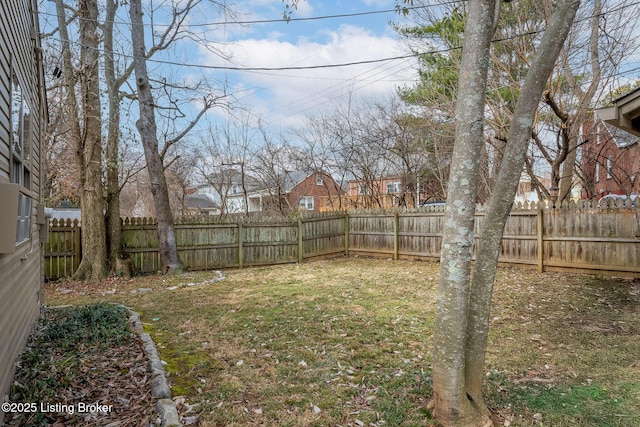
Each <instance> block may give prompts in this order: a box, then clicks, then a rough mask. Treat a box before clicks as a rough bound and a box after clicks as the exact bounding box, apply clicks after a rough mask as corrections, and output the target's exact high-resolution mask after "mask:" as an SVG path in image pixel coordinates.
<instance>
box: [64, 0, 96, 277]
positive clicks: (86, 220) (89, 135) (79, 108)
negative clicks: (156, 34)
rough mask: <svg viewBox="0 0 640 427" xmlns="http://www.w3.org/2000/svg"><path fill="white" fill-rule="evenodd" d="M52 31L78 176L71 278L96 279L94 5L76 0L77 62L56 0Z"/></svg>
mask: <svg viewBox="0 0 640 427" xmlns="http://www.w3.org/2000/svg"><path fill="white" fill-rule="evenodd" d="M56 11H57V15H58V30H59V32H60V39H61V42H62V55H63V70H64V72H63V74H64V86H65V91H66V102H65V105H66V108H67V114H68V121H67V123H68V125H69V137H70V140H71V141H72V143H73V145H74V148H75V153H76V156H75V157H76V167H77V171H78V181H79V183H80V186H81V191H80V206H81V209H82V229H83V233H82V247H83V257H82V261H81V263H80V266H79V267H78V270H77V271H76V272H75V273H74V279H89V280H92V281H98V280H101V279H102V278H104V277H105V275H106V272H107V248H106V242H105V225H104V219H103V209H104V204H103V194H102V193H103V185H102V132H101V130H102V129H101V112H100V88H99V81H100V76H99V68H98V63H99V44H100V41H99V36H98V28H97V16H98V5H97V2H96V1H95V0H81V1H79V2H78V10H77V14H78V17H79V26H80V64H81V66H82V67H81V69H80V70H79V71H78V70H76V68H75V67H74V64H73V60H72V55H71V48H70V43H69V34H68V31H67V21H66V13H65V5H64V4H63V2H62V0H56ZM76 73H78V76H79V82H80V103H79V102H78V99H77V97H76V90H77V87H76V80H75V77H74V76H75V75H76Z"/></svg>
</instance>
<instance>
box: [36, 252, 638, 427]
mask: <svg viewBox="0 0 640 427" xmlns="http://www.w3.org/2000/svg"><path fill="white" fill-rule="evenodd" d="M438 267H439V265H438V264H437V263H428V262H414V261H395V262H394V261H390V260H381V259H364V258H362V259H357V258H340V259H334V260H324V261H319V262H309V263H305V264H301V265H297V264H290V265H280V266H273V267H263V268H250V269H245V270H230V271H225V272H224V274H225V275H226V279H225V280H223V281H221V282H218V283H213V284H207V285H203V286H192V287H185V286H182V285H184V284H185V283H189V282H190V283H199V282H204V281H206V280H208V279H210V278H211V277H212V273H211V272H193V273H188V274H186V275H182V276H170V277H158V276H145V277H139V278H135V279H132V280H128V281H125V280H111V281H109V282H106V283H104V284H101V285H100V286H98V287H95V288H94V287H92V286H90V285H82V284H77V283H72V282H59V283H53V284H49V285H48V286H47V288H46V302H47V303H48V304H53V305H57V304H68V303H74V304H78V303H87V302H95V301H103V300H109V301H117V302H121V303H124V304H126V305H128V306H130V307H132V308H134V309H135V310H137V311H139V312H141V315H142V320H143V322H145V323H146V327H147V329H148V331H149V332H150V333H151V334H152V336H153V338H154V340H155V341H156V344H157V345H158V347H159V351H160V354H161V357H162V358H163V359H164V360H165V361H167V369H168V371H169V372H170V374H171V376H170V381H172V383H173V392H174V395H185V396H187V399H188V401H190V402H191V403H194V402H195V403H196V404H197V406H196V408H197V410H198V411H199V414H200V419H201V422H202V425H205V426H218V425H219V426H222V425H225V426H262V425H265V426H271V425H273V426H275V425H278V426H301V425H309V426H311V425H317V426H327V425H333V426H348V425H352V426H356V425H375V426H382V425H385V426H391V425H398V426H400V425H402V426H410V425H421V426H424V425H425V424H426V425H431V424H430V423H433V421H431V420H430V419H429V415H428V412H427V411H426V409H425V404H426V397H427V395H428V394H429V393H430V391H431V386H430V357H431V356H430V345H431V333H432V327H433V316H434V308H435V292H436V287H437V281H438ZM176 286H182V287H178V288H177V289H176V288H175V287H176ZM169 289H172V290H169ZM638 314H640V282H638V281H637V280H636V281H629V280H621V279H606V278H601V277H593V276H582V275H568V274H559V273H544V274H537V273H536V272H535V271H533V270H521V269H501V270H500V271H499V276H498V279H497V282H496V289H495V292H494V303H493V311H492V324H491V336H490V342H489V350H488V354H487V367H486V371H487V392H486V394H487V398H488V401H489V404H490V405H491V407H492V408H493V409H494V411H495V413H496V414H497V415H498V416H499V418H500V420H501V421H500V422H501V423H504V422H506V423H507V424H510V425H512V426H516V425H523V426H527V425H553V426H564V425H580V426H638V425H640V419H639V418H638V415H637V414H638V413H640V369H639V365H640V339H639V338H640V328H639V327H638V324H637V318H638Z"/></svg>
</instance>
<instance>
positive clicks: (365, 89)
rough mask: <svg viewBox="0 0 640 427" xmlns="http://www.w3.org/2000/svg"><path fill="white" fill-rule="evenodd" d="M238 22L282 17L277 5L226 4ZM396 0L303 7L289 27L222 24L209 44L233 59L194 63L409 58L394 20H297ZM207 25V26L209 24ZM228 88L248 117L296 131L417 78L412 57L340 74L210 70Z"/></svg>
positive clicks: (260, 1) (390, 5)
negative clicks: (322, 114) (326, 114)
mask: <svg viewBox="0 0 640 427" xmlns="http://www.w3.org/2000/svg"><path fill="white" fill-rule="evenodd" d="M231 7H232V8H234V9H235V11H237V12H238V13H239V14H238V16H236V17H234V19H235V20H238V21H253V20H265V19H266V20H269V19H280V18H281V17H282V12H283V10H284V6H283V3H282V1H281V0H249V1H246V2H242V3H238V4H237V5H231ZM393 9H394V1H393V0H361V1H336V0H332V1H314V0H307V1H303V2H300V3H299V5H298V9H297V10H296V11H295V12H294V13H293V15H292V18H293V19H292V20H291V21H290V22H288V23H287V22H271V23H258V24H247V25H225V26H218V27H217V28H215V29H213V33H212V38H213V39H215V40H218V41H221V42H222V46H221V47H220V45H218V47H220V48H221V49H222V50H223V51H224V52H225V53H227V54H228V55H230V60H229V61H226V60H223V59H222V58H220V57H219V56H217V55H215V54H213V53H211V52H209V51H207V50H205V49H204V48H200V49H199V50H198V53H197V54H196V55H195V58H194V60H195V61H197V62H198V63H200V64H203V65H206V66H234V67H242V68H244V67H266V68H277V67H305V66H318V65H320V66H324V65H330V64H342V63H350V62H359V61H368V60H375V59H381V58H388V57H396V56H402V55H406V54H407V53H408V50H407V48H406V46H404V44H403V43H402V41H401V40H400V39H399V38H398V36H397V34H396V33H395V32H394V31H393V29H392V28H391V27H390V25H389V22H390V21H398V20H400V19H402V18H401V17H400V16H398V15H397V14H395V13H393V12H390V13H375V14H369V15H364V16H349V17H342V18H327V19H317V20H315V19H314V20H301V21H296V19H298V18H309V17H322V16H329V15H341V14H353V13H362V12H373V11H382V10H393ZM209 22H210V21H209ZM213 73H214V75H215V76H216V78H218V79H220V80H224V81H227V82H228V86H229V89H230V90H231V91H234V92H236V94H237V95H236V96H237V99H238V100H239V102H240V103H241V104H243V106H244V107H246V108H248V109H250V110H251V111H252V113H251V115H252V117H253V118H258V117H259V118H260V120H261V121H262V122H263V123H264V124H266V125H267V126H269V127H279V128H283V129H286V128H289V127H296V126H300V125H301V124H303V123H304V120H305V117H306V116H312V115H315V114H317V113H319V112H323V111H328V110H331V109H333V108H335V106H336V105H338V104H342V105H344V104H345V103H348V102H349V100H351V101H352V102H355V103H357V102H360V100H366V101H374V100H375V101H383V100H386V99H388V98H389V97H390V96H391V95H392V94H393V92H394V90H395V88H397V87H398V86H403V85H405V84H411V82H413V81H415V80H416V78H417V77H416V76H417V72H416V63H415V60H414V59H413V58H409V59H399V60H393V61H388V62H379V63H373V64H361V65H352V66H348V67H338V68H320V69H304V70H282V71H222V70H215V71H213Z"/></svg>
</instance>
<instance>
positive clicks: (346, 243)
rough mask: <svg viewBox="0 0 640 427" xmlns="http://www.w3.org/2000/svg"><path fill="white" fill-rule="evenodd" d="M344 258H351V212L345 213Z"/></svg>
mask: <svg viewBox="0 0 640 427" xmlns="http://www.w3.org/2000/svg"><path fill="white" fill-rule="evenodd" d="M344 256H349V212H345V213H344Z"/></svg>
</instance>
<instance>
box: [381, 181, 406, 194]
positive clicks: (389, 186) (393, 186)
mask: <svg viewBox="0 0 640 427" xmlns="http://www.w3.org/2000/svg"><path fill="white" fill-rule="evenodd" d="M401 188H402V183H401V182H400V181H392V182H387V183H386V185H385V190H386V193H387V194H398V193H400V189H401ZM391 190H395V191H391Z"/></svg>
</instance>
